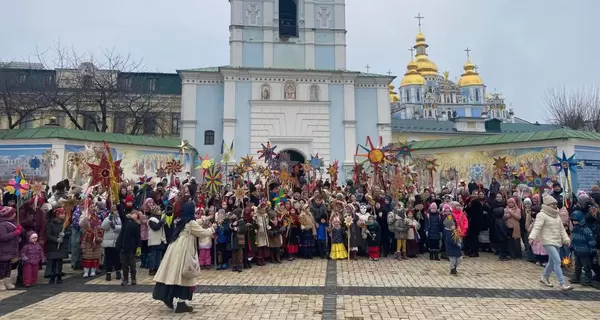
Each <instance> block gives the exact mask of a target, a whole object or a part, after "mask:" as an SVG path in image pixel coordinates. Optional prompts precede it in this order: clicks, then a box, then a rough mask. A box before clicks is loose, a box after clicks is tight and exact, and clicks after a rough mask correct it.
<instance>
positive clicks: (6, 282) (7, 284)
mask: <svg viewBox="0 0 600 320" xmlns="http://www.w3.org/2000/svg"><path fill="white" fill-rule="evenodd" d="M4 286H5V287H6V290H12V289H14V288H15V285H14V284H13V283H12V281H11V280H10V277H8V278H4Z"/></svg>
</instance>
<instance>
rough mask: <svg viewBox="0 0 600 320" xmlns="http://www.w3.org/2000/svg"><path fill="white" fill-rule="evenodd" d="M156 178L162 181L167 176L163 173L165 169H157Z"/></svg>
mask: <svg viewBox="0 0 600 320" xmlns="http://www.w3.org/2000/svg"><path fill="white" fill-rule="evenodd" d="M156 176H157V177H158V178H160V179H163V178H165V177H166V176H167V172H166V171H165V168H163V167H160V168H158V169H156Z"/></svg>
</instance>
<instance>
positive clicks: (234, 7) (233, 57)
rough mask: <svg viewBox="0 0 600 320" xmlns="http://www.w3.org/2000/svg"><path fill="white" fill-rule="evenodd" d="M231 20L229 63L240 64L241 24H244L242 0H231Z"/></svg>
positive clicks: (241, 53) (241, 54) (241, 55)
mask: <svg viewBox="0 0 600 320" xmlns="http://www.w3.org/2000/svg"><path fill="white" fill-rule="evenodd" d="M230 13H231V21H230V27H229V30H230V31H229V64H230V65H232V66H236V67H239V66H241V65H242V61H243V59H242V57H243V52H242V40H243V38H242V25H243V24H244V3H243V2H242V0H231V9H230Z"/></svg>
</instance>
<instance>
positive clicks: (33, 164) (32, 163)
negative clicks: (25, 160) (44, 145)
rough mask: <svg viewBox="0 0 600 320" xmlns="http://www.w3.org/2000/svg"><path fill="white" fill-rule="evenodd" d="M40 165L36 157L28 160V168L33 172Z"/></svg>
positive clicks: (40, 162)
mask: <svg viewBox="0 0 600 320" xmlns="http://www.w3.org/2000/svg"><path fill="white" fill-rule="evenodd" d="M41 164H42V161H40V159H38V157H33V158H32V159H31V160H29V166H30V167H31V168H32V169H34V170H35V169H37V168H39V167H40V165H41Z"/></svg>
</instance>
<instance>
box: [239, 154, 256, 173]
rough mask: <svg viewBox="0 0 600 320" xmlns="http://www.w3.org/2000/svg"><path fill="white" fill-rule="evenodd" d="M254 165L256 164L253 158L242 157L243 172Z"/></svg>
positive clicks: (249, 156)
mask: <svg viewBox="0 0 600 320" xmlns="http://www.w3.org/2000/svg"><path fill="white" fill-rule="evenodd" d="M254 164H256V162H255V161H254V157H253V156H251V155H248V154H247V155H246V156H245V157H242V167H243V168H244V169H245V170H250V169H252V168H253V167H254Z"/></svg>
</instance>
